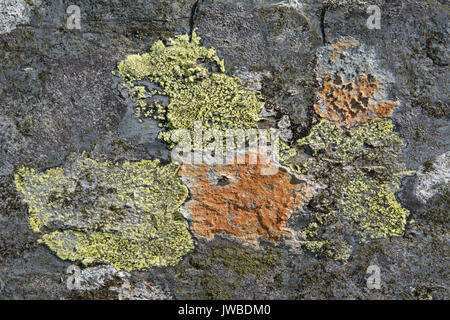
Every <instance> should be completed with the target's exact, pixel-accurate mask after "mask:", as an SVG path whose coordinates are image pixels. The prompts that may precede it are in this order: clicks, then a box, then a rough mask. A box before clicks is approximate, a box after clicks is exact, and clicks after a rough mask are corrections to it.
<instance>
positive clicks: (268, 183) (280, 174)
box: [179, 154, 312, 243]
mask: <svg viewBox="0 0 450 320" xmlns="http://www.w3.org/2000/svg"><path fill="white" fill-rule="evenodd" d="M260 155H261V154H260ZM242 157H244V156H242ZM249 159H250V157H249V156H248V155H246V156H245V163H244V164H239V163H243V162H244V161H243V160H244V159H242V158H241V157H239V159H238V158H235V161H234V163H233V164H230V165H224V166H214V167H208V166H207V165H205V164H202V165H183V166H182V167H181V170H180V172H179V174H180V176H181V178H182V180H183V181H185V182H186V181H188V182H187V184H188V187H189V188H190V190H191V194H192V198H193V200H191V201H190V202H188V203H187V204H186V209H187V210H188V211H189V212H190V215H191V219H192V231H193V233H194V234H196V235H198V236H201V237H205V238H207V239H208V240H211V239H212V238H213V237H214V236H215V235H216V234H228V235H233V236H236V237H239V238H241V239H245V240H246V241H248V242H250V243H257V239H258V238H265V239H267V240H272V241H280V240H282V239H284V238H285V236H287V235H289V234H292V230H291V229H289V228H287V227H285V223H286V221H287V220H288V219H289V217H290V215H291V213H292V210H293V209H296V208H300V207H301V205H302V202H303V200H304V199H305V198H310V197H311V196H312V195H311V193H312V191H311V188H310V187H308V186H307V185H306V184H304V183H299V184H293V183H291V180H292V176H291V175H290V174H289V173H288V172H287V171H286V170H284V169H282V168H279V170H278V171H277V172H276V173H275V174H273V175H262V174H261V170H262V169H263V168H264V163H266V162H265V159H262V160H261V157H258V161H257V163H256V164H249Z"/></svg>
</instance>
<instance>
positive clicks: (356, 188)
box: [290, 119, 411, 260]
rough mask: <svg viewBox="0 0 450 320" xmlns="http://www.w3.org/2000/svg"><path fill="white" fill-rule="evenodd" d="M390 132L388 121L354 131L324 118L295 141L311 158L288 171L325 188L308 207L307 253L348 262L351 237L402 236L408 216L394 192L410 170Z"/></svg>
mask: <svg viewBox="0 0 450 320" xmlns="http://www.w3.org/2000/svg"><path fill="white" fill-rule="evenodd" d="M393 129H394V126H393V124H392V122H391V121H390V120H387V119H374V120H371V121H369V122H368V123H365V124H363V125H361V126H359V127H357V128H355V129H353V130H345V129H342V128H340V127H339V126H337V125H335V124H333V123H332V122H330V121H329V120H327V119H324V120H322V121H321V122H320V123H318V124H317V125H315V126H314V127H313V128H312V130H311V132H310V134H309V135H308V136H307V137H305V138H302V139H300V140H299V141H298V144H299V145H300V146H302V147H308V148H309V149H311V150H312V157H310V158H309V159H307V160H306V161H304V162H302V163H291V164H290V166H291V168H292V169H293V170H294V171H296V172H298V173H301V174H305V175H309V176H312V177H314V179H315V180H316V181H317V182H321V183H323V185H324V186H326V187H325V189H324V190H322V191H321V192H320V193H319V194H318V195H317V196H316V197H315V198H313V200H312V201H311V202H310V206H309V208H308V210H309V211H310V214H311V215H310V216H311V219H310V221H309V224H308V225H307V227H306V228H305V229H304V230H303V235H304V237H305V238H306V239H307V240H309V241H310V242H308V244H307V245H306V248H307V249H309V250H311V251H314V252H320V253H322V254H325V255H327V256H330V257H333V258H335V259H339V260H347V259H348V258H349V257H350V253H351V251H352V243H354V242H355V241H354V239H355V237H356V238H358V239H359V241H362V242H364V241H366V240H369V239H375V238H384V237H389V236H396V235H401V234H402V233H403V231H404V228H405V224H406V218H407V216H408V215H409V212H408V210H406V209H405V208H403V207H402V206H401V204H400V203H399V202H398V201H397V199H396V197H395V194H394V193H395V191H396V190H397V189H398V188H399V184H400V179H401V178H402V177H403V176H405V175H408V174H410V173H411V172H408V171H405V170H404V168H403V166H402V162H401V159H400V158H401V155H402V148H403V147H404V146H405V144H404V142H403V140H402V139H401V138H400V137H399V136H398V135H397V134H396V133H395V132H394V131H393Z"/></svg>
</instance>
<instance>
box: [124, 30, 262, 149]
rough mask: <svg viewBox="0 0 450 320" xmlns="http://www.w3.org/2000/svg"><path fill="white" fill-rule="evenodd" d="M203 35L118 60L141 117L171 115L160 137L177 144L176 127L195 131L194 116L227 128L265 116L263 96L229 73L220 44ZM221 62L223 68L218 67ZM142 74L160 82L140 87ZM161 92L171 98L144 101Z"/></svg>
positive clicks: (249, 124) (158, 44)
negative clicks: (210, 44) (204, 40)
mask: <svg viewBox="0 0 450 320" xmlns="http://www.w3.org/2000/svg"><path fill="white" fill-rule="evenodd" d="M200 40H201V39H200V37H199V36H198V35H197V34H196V33H195V31H194V32H193V33H192V38H191V40H190V39H189V36H188V35H179V36H176V37H175V38H174V39H170V40H169V45H167V46H166V45H164V44H163V42H162V41H158V42H156V43H155V44H154V45H153V46H152V48H151V50H150V53H144V54H142V55H130V56H128V57H127V58H126V59H125V60H124V61H121V62H120V63H119V64H118V71H119V73H120V75H122V76H123V77H124V79H125V80H126V84H128V85H129V86H130V87H134V88H138V89H137V91H136V89H135V91H134V93H135V95H134V96H135V101H136V103H137V107H136V112H137V116H139V117H140V118H146V117H153V118H155V119H158V120H165V121H164V125H165V127H166V129H167V131H166V132H163V133H161V135H160V138H161V139H163V140H164V141H167V142H169V143H171V144H172V145H173V143H174V142H175V143H176V142H178V141H173V140H172V133H173V131H174V130H176V129H187V130H189V131H190V132H191V133H193V131H194V122H195V121H201V122H202V126H203V128H202V129H203V130H207V129H210V128H216V129H218V130H220V132H221V133H222V134H225V130H226V129H248V128H254V127H255V126H256V122H257V121H258V120H259V116H258V114H259V112H260V110H261V108H262V106H263V102H262V101H261V100H260V99H259V98H258V95H257V93H256V92H254V91H249V90H245V89H241V83H240V82H239V80H238V79H237V78H234V77H230V76H228V75H226V74H225V73H224V71H225V68H224V62H223V60H221V59H220V58H219V57H218V56H217V54H216V50H215V49H214V48H209V49H208V48H205V47H203V46H201V45H200ZM211 65H215V66H216V68H217V69H218V72H214V71H213V69H214V68H213V67H211ZM139 80H148V81H150V82H151V83H152V84H154V85H155V87H158V88H156V89H155V88H153V89H148V90H149V91H150V92H146V93H144V92H143V91H142V87H141V86H139V87H135V85H137V84H136V83H139ZM155 96H166V97H168V98H169V103H168V105H167V106H166V107H163V106H162V105H161V104H160V103H159V102H155V101H153V102H151V103H149V104H148V105H147V103H146V102H145V101H144V100H145V99H147V98H151V97H155Z"/></svg>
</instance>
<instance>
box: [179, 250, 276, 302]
mask: <svg viewBox="0 0 450 320" xmlns="http://www.w3.org/2000/svg"><path fill="white" fill-rule="evenodd" d="M183 263H186V264H187V263H189V264H188V265H185V266H182V265H181V264H180V265H179V266H177V268H178V269H179V270H177V272H176V278H177V280H178V281H177V286H178V290H179V291H181V292H182V293H181V292H180V293H181V296H182V297H183V298H184V297H186V298H191V297H192V296H195V297H198V298H200V299H233V298H236V291H237V290H236V289H237V288H238V287H240V286H242V284H244V283H248V281H249V280H250V281H252V282H257V281H261V280H263V279H264V278H266V279H273V280H269V281H267V282H269V283H273V285H274V286H280V285H281V281H282V275H281V272H282V271H281V270H279V269H281V268H282V267H283V253H282V251H281V250H279V249H276V248H272V247H270V246H265V247H263V248H261V249H260V250H254V249H251V248H242V247H239V246H234V247H225V246H218V245H213V246H211V247H210V248H208V250H207V251H206V252H203V253H202V254H199V253H194V254H193V255H192V257H190V259H186V260H185V261H183ZM182 267H184V268H182ZM219 270H220V271H219ZM222 272H226V275H227V276H226V277H222V276H221V273H222ZM181 288H183V289H184V290H180V289H181Z"/></svg>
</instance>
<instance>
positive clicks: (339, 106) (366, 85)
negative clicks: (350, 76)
mask: <svg viewBox="0 0 450 320" xmlns="http://www.w3.org/2000/svg"><path fill="white" fill-rule="evenodd" d="M379 88H380V85H379V83H378V82H377V81H369V77H368V76H367V75H366V74H365V73H364V74H362V75H361V77H360V79H359V81H358V82H356V83H355V82H354V81H352V82H347V83H344V82H343V81H342V78H340V77H339V78H338V81H334V82H333V81H332V80H330V77H329V76H328V75H327V74H325V75H324V83H323V90H322V92H319V93H317V97H318V98H319V103H317V104H315V105H314V110H315V111H316V113H317V114H318V115H319V116H321V117H323V118H328V119H330V120H332V121H334V122H336V123H339V124H342V125H346V126H351V125H354V124H358V123H363V122H367V121H368V120H370V119H373V118H376V117H389V116H390V115H391V114H392V110H393V109H394V107H395V103H394V102H385V103H379V104H376V103H375V102H374V99H373V97H374V95H375V92H376V90H378V89H379ZM324 109H325V110H324Z"/></svg>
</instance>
